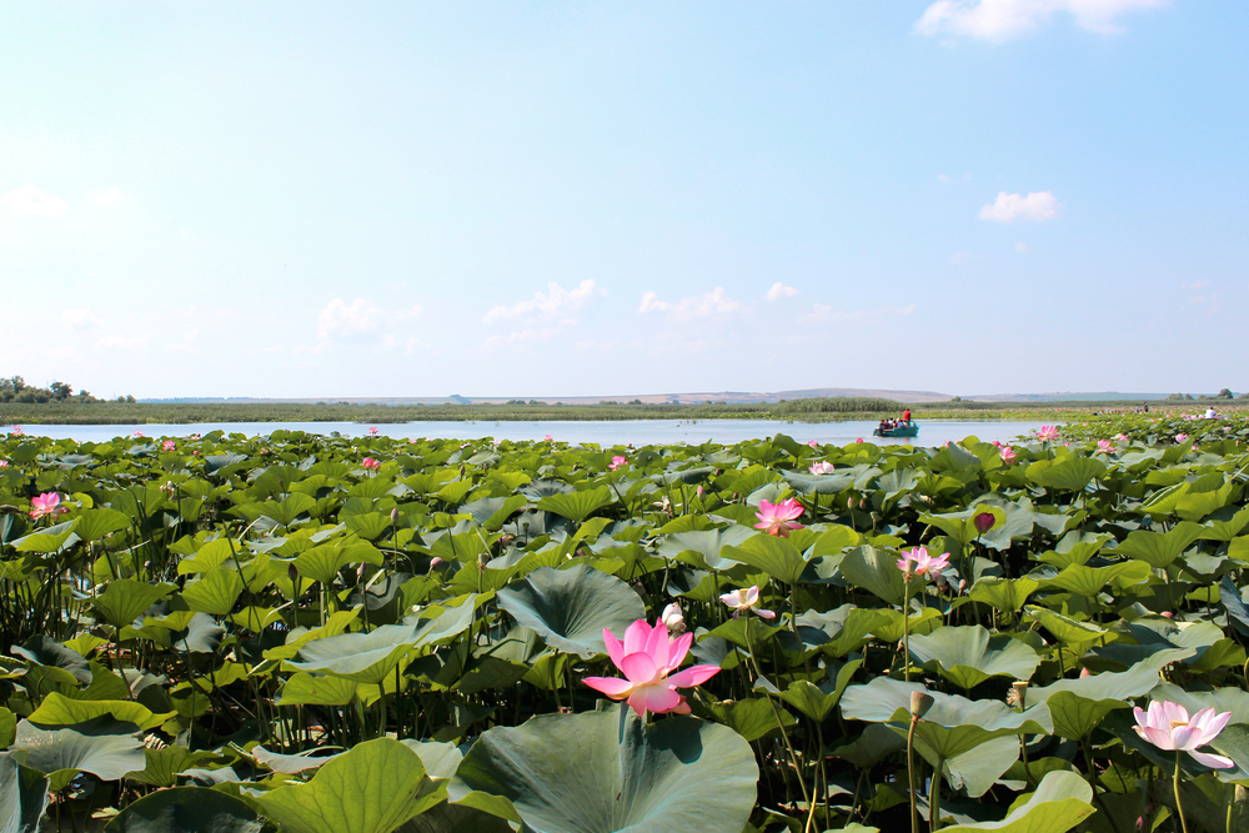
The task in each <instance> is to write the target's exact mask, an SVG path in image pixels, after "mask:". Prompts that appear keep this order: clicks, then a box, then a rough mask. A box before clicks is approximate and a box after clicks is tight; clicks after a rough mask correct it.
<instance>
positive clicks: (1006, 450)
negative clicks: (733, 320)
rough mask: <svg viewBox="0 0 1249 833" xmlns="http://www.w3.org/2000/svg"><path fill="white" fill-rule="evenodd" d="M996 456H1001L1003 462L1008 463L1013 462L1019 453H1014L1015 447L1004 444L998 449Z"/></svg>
mask: <svg viewBox="0 0 1249 833" xmlns="http://www.w3.org/2000/svg"><path fill="white" fill-rule="evenodd" d="M998 456H1000V457H1001V458H1002V462H1003V463H1007V464H1010V463H1013V462H1015V458H1017V457H1018V456H1019V455H1018V454H1016V453H1015V449H1013V448H1011V447H1010V446H1009V445H1004V446H1002V448H1001V450H1000V451H998Z"/></svg>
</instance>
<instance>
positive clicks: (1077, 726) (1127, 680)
mask: <svg viewBox="0 0 1249 833" xmlns="http://www.w3.org/2000/svg"><path fill="white" fill-rule="evenodd" d="M1193 652H1194V651H1193V649H1191V648H1180V649H1174V650H1171V651H1161V652H1159V653H1157V654H1154V655H1153V656H1152V657H1150V658H1148V659H1147V660H1144V661H1142V662H1140V663H1138V664H1137V665H1134V666H1132V667H1131V668H1129V669H1128V670H1127V671H1107V672H1104V673H1101V674H1090V675H1089V676H1087V677H1075V678H1071V679H1063V680H1058V681H1057V682H1054V683H1051V684H1049V685H1047V686H1037V687H1033V688H1029V689H1028V691H1027V695H1026V696H1027V703H1028V705H1030V706H1037V707H1043V708H1046V709H1048V710H1049V713H1050V716H1051V717H1052V719H1053V722H1054V731H1055V732H1057V733H1058V734H1060V735H1062V736H1063V737H1065V738H1071V739H1073V740H1079V739H1080V738H1083V737H1086V736H1088V735H1089V733H1091V732H1092V731H1093V730H1094V729H1096V728H1097V727H1098V726H1099V725H1101V722H1102V720H1104V719H1105V717H1106V715H1108V714H1109V713H1110V712H1112V711H1115V710H1117V709H1124V708H1128V706H1129V705H1130V703H1129V702H1128V701H1130V700H1132V699H1133V698H1136V697H1141V696H1144V695H1145V694H1147V693H1149V692H1150V691H1151V690H1153V689H1154V688H1155V687H1156V686H1157V685H1158V680H1159V676H1158V672H1159V670H1160V669H1161V668H1162V667H1163V666H1164V665H1167V664H1168V663H1170V662H1174V661H1178V660H1181V659H1184V658H1186V657H1188V656H1191V655H1192V654H1193ZM1246 716H1249V712H1247V713H1246Z"/></svg>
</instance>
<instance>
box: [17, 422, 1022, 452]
mask: <svg viewBox="0 0 1249 833" xmlns="http://www.w3.org/2000/svg"><path fill="white" fill-rule="evenodd" d="M876 424H877V423H875V422H867V421H853V422H784V421H781V420H767V419H706V420H687V419H637V420H604V421H590V420H567V421H542V422H511V421H493V420H475V421H467V422H401V423H381V424H378V426H377V429H378V432H379V433H380V434H382V435H383V436H387V437H398V438H404V439H406V438H409V437H446V438H452V439H476V438H479V437H494V438H496V439H500V440H540V439H542V438H543V437H545V436H546V435H547V434H550V435H551V437H552V438H554V439H556V440H559V441H561V442H569V443H599V444H600V445H616V444H622V443H632V444H634V445H645V444H648V443H703V442H708V441H712V442H720V443H735V442H739V441H742V440H750V439H757V438H759V437H771V436H773V435H775V434H778V433H780V434H788V435H789V436H791V437H793V438H794V439H796V440H799V441H800V442H806V441H808V440H816V441H818V442H821V443H837V444H839V445H844V444H845V443H851V442H854V441H855V440H856V439H858V438H859V437H862V438H863V439H864V440H867V441H869V442H878V443H888V444H897V443H911V444H915V445H929V446H936V445H942V444H944V443H945V442H946V441H947V440H949V441H954V442H957V441H959V440H962V439H963V438H964V437H967V436H969V435H974V436H977V437H979V438H980V439H982V440H985V441H993V440H1000V441H1002V442H1007V441H1009V440H1013V439H1015V438H1016V437H1019V436H1020V435H1023V434H1031V433H1033V432H1035V431H1036V429H1037V428H1039V427H1040V426H1041V423H1039V422H977V421H972V420H935V419H934V420H926V421H924V422H921V423H920V430H919V436H918V437H916V438H915V439H913V440H907V439H874V438H873V437H872V429H873V428H875V427H876ZM23 428H24V429H25V431H26V433H28V434H38V435H42V436H46V437H55V438H58V439H73V440H79V441H84V440H89V441H92V442H100V441H103V440H111V439H113V438H115V437H129V436H131V435H133V434H134V432H135V431H142V432H143V434H144V435H145V436H148V437H166V436H167V437H185V436H187V435H188V434H194V433H200V434H205V433H208V432H209V431H217V430H221V431H225V432H227V433H240V434H268V433H270V432H272V431H276V430H278V429H289V430H292V431H308V432H311V433H316V434H342V435H345V436H350V437H356V436H364V435H366V434H368V431H369V426H368V425H367V424H364V423H356V422H201V423H187V424H181V425H160V424H155V423H148V424H145V425H137V424H136V425H29V424H28V425H24V426H23ZM0 430H2V429H0Z"/></svg>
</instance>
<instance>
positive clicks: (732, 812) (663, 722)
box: [453, 706, 759, 833]
mask: <svg viewBox="0 0 1249 833" xmlns="http://www.w3.org/2000/svg"><path fill="white" fill-rule="evenodd" d="M758 777H759V770H758V767H757V766H756V764H755V756H754V753H753V751H752V750H751V748H750V745H749V744H747V743H746V741H745V740H743V739H742V737H741V736H740V735H738V734H737V733H736V732H734V731H733V730H731V729H729V728H727V727H725V726H720V725H717V724H714V723H704V722H702V721H699V720H696V719H694V718H685V717H668V718H662V719H660V720H658V721H657V722H655V723H653V724H651V725H650V726H647V725H645V724H643V723H642V721H640V720H639V719H637V718H636V717H635V716H634V715H633V713H632V712H629V711H628V710H627V709H626V708H625V707H624V706H621V707H619V708H616V709H611V710H607V711H601V712H585V713H582V714H576V715H542V716H539V717H534V718H531V719H530V720H529V721H527V722H526V723H524V724H523V725H521V726H518V727H496V728H494V729H490V730H488V731H487V732H486V733H485V734H483V735H482V736H481V737H480V738H479V739H478V740H477V742H476V743H475V744H473V747H472V748H471V749H470V750H469V751H468V754H467V755H466V756H465V757H464V763H463V764H461V766H460V770H459V773H458V775H457V783H456V785H455V787H454V788H453V793H458V794H460V795H461V798H466V799H467V801H466V802H465V803H468V802H472V803H474V804H477V805H478V806H481V807H483V808H485V807H486V806H488V805H489V803H490V802H489V799H488V798H486V797H485V796H482V795H481V794H483V793H484V794H489V795H494V796H502V797H503V798H506V799H508V801H510V802H511V805H512V807H514V808H515V810H516V813H517V814H518V815H519V816H520V818H521V819H522V820H523V821H524V823H525V826H526V829H531V830H533V831H534V833H670V831H674V830H691V831H692V830H723V831H738V830H741V829H742V827H743V826H744V825H745V824H746V820H747V818H748V817H749V816H750V810H751V807H753V806H754V803H755V782H756V780H757V779H758ZM465 788H466V789H467V790H472V791H475V792H473V793H469V794H467V795H463V793H464V791H465ZM474 799H480V800H479V801H475V800H474Z"/></svg>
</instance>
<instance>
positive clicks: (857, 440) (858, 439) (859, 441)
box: [854, 437, 863, 443]
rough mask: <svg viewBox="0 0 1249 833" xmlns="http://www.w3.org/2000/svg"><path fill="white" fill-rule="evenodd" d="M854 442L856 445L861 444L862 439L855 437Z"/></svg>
mask: <svg viewBox="0 0 1249 833" xmlns="http://www.w3.org/2000/svg"><path fill="white" fill-rule="evenodd" d="M854 441H855V442H856V443H862V442H863V438H862V437H855V438H854Z"/></svg>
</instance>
